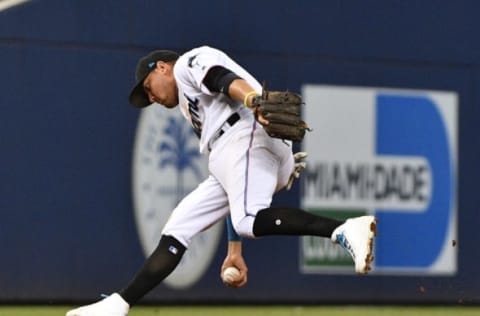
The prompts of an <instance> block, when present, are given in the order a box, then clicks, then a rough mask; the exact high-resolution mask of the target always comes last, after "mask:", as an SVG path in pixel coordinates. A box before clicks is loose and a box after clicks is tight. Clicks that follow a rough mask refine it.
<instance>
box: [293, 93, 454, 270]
mask: <svg viewBox="0 0 480 316" xmlns="http://www.w3.org/2000/svg"><path fill="white" fill-rule="evenodd" d="M303 96H304V99H305V102H306V103H307V104H311V105H315V106H307V107H305V109H304V110H305V113H304V116H305V117H307V118H308V121H309V124H310V125H311V126H315V131H314V133H312V135H310V134H309V135H307V136H306V137H305V140H304V143H303V145H304V150H306V151H307V152H309V158H308V159H309V163H308V166H307V170H306V172H305V174H304V175H303V176H302V181H303V182H302V184H303V187H302V188H303V190H302V199H301V200H302V206H303V207H304V208H305V209H306V210H309V211H310V212H313V213H317V214H323V215H328V216H334V217H337V218H347V217H352V216H360V215H364V214H367V213H368V214H375V216H377V217H378V219H379V225H378V233H379V237H378V238H377V240H376V245H375V261H374V271H373V273H381V274H431V275H433V274H436V275H452V274H454V273H455V272H456V271H457V254H456V248H454V247H452V240H456V236H457V200H456V182H457V181H456V177H457V130H458V128H457V113H458V101H457V95H456V94H455V93H452V92H440V91H417V90H413V91H412V90H411V91H406V90H397V89H376V88H357V87H336V86H324V85H305V86H304V87H303ZM300 249H301V270H302V271H303V272H304V273H338V272H340V273H344V272H345V273H349V272H351V271H353V270H352V269H351V266H352V265H353V263H352V260H351V258H350V257H349V255H348V254H347V253H346V252H345V251H343V250H342V249H341V248H340V247H338V246H336V245H335V244H332V243H331V242H330V241H329V240H325V239H320V238H316V237H302V238H301V247H300Z"/></svg>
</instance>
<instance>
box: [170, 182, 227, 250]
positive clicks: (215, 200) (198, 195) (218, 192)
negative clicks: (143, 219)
mask: <svg viewBox="0 0 480 316" xmlns="http://www.w3.org/2000/svg"><path fill="white" fill-rule="evenodd" d="M227 213H228V199H227V194H226V193H225V191H224V189H223V188H222V186H221V185H220V183H219V182H218V181H217V180H216V179H215V178H214V177H213V176H211V175H210V176H209V177H208V178H207V179H206V180H205V181H203V182H202V183H200V184H199V185H198V187H197V188H196V189H195V190H193V191H192V192H191V193H190V194H188V195H187V196H186V197H185V198H184V199H183V200H182V201H180V203H179V204H178V206H177V207H176V208H175V209H174V210H173V212H172V214H171V215H170V218H169V219H168V221H167V223H166V224H165V226H164V228H163V231H162V235H169V236H173V237H175V238H176V239H177V240H178V241H180V242H181V243H182V244H183V245H184V246H185V247H187V248H188V245H189V244H190V242H191V240H192V238H193V236H195V235H196V234H197V233H199V232H201V231H204V230H206V229H207V228H209V227H210V226H212V225H213V224H215V223H216V222H218V221H219V220H220V219H222V218H223V217H225V215H226V214H227Z"/></svg>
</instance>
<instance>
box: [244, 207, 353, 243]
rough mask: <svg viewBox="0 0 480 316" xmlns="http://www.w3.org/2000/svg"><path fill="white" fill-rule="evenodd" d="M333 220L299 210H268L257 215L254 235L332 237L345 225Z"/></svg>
mask: <svg viewBox="0 0 480 316" xmlns="http://www.w3.org/2000/svg"><path fill="white" fill-rule="evenodd" d="M343 223H344V222H343V221H339V220H336V219H333V218H328V217H323V216H317V215H313V214H311V213H308V212H306V211H304V210H301V209H297V208H273V207H272V208H266V209H263V210H261V211H259V212H258V213H257V216H256V217H255V222H254V223H253V234H254V235H255V236H257V237H260V236H267V235H297V236H305V235H311V236H321V237H328V238H330V236H331V235H332V233H333V231H334V230H335V228H337V227H338V226H340V225H341V224H343Z"/></svg>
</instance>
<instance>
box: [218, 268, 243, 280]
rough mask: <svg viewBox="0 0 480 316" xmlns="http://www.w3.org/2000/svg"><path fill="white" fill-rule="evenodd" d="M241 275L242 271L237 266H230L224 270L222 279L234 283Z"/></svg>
mask: <svg viewBox="0 0 480 316" xmlns="http://www.w3.org/2000/svg"><path fill="white" fill-rule="evenodd" d="M238 277H240V271H238V269H237V268H235V267H228V268H226V269H225V271H223V275H222V280H223V282H225V283H227V284H232V283H233V282H234V281H235V280H237V278H238Z"/></svg>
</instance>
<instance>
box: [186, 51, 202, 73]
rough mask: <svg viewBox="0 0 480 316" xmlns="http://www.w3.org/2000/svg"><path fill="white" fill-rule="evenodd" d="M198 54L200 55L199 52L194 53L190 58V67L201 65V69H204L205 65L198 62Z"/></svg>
mask: <svg viewBox="0 0 480 316" xmlns="http://www.w3.org/2000/svg"><path fill="white" fill-rule="evenodd" d="M197 56H198V54H196V55H193V56H191V57H189V58H188V67H190V68H193V67H195V66H197V67H201V69H202V70H204V69H205V66H201V65H200V63H199V62H198V59H197Z"/></svg>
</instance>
